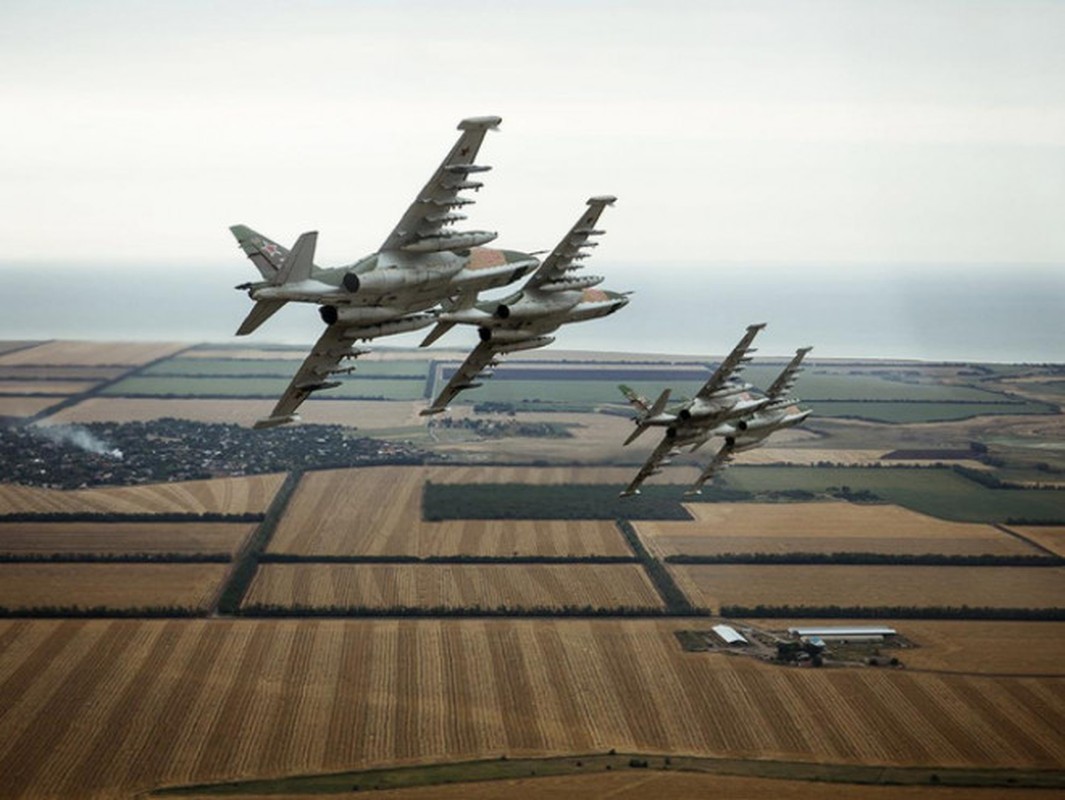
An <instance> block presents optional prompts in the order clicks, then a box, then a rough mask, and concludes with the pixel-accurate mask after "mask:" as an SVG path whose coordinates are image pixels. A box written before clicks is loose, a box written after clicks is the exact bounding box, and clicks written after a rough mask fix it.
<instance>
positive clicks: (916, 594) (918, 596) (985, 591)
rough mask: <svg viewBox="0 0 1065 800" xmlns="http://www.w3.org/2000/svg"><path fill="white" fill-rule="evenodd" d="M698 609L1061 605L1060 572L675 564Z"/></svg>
mask: <svg viewBox="0 0 1065 800" xmlns="http://www.w3.org/2000/svg"><path fill="white" fill-rule="evenodd" d="M670 571H671V572H672V573H673V576H674V577H675V578H676V580H677V583H678V584H679V585H680V587H681V588H682V589H683V590H684V591H685V592H686V593H687V594H688V596H689V597H690V598H691V599H692V602H693V603H695V604H696V605H700V606H708V607H712V608H714V609H717V608H719V607H720V606H722V605H740V606H747V607H750V606H756V605H764V606H841V607H859V606H866V607H868V606H873V607H883V606H892V607H894V606H905V607H921V608H924V607H930V606H955V607H958V606H974V607H993V608H1061V607H1065V568H1062V567H1038V568H1032V567H931V566H879V565H876V566H842V565H834V564H833V565H821V564H818V565H808V564H795V565H792V564H788V565H777V564H758V565H748V564H672V565H670Z"/></svg>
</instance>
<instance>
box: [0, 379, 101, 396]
mask: <svg viewBox="0 0 1065 800" xmlns="http://www.w3.org/2000/svg"><path fill="white" fill-rule="evenodd" d="M95 385H96V384H95V383H94V382H92V381H32V380H28V381H27V380H22V381H19V380H0V394H4V395H11V394H20V395H21V394H47V395H60V396H68V395H72V394H81V393H82V392H87V391H89V389H91V388H92V387H93V386H95Z"/></svg>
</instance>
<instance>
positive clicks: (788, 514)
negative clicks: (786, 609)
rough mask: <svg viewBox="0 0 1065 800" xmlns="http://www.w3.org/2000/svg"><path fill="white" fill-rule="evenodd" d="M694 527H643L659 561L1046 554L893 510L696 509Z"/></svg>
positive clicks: (968, 526) (841, 506)
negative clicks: (735, 555)
mask: <svg viewBox="0 0 1065 800" xmlns="http://www.w3.org/2000/svg"><path fill="white" fill-rule="evenodd" d="M687 508H688V511H689V512H690V513H691V514H692V516H693V517H695V519H693V520H692V521H690V522H657V521H652V522H637V523H633V524H635V525H636V528H637V530H638V531H639V533H640V536H641V537H642V538H643V540H644V541H645V542H646V544H647V546H648V548H649V549H650V550H651V551H652V552H654V553H655V554H656V555H658V556H659V557H660V558H664V557H666V556H670V555H675V554H684V555H692V556H709V555H723V554H725V553H887V554H893V555H894V554H904V555H918V554H926V553H936V554H943V555H984V554H991V555H1029V556H1034V555H1039V554H1040V553H1039V550H1037V549H1036V548H1034V547H1032V546H1031V545H1029V544H1027V543H1025V542H1024V541H1022V540H1020V539H1018V538H1016V537H1013V536H1010V535H1009V534H1008V533H1004V532H1003V531H1000V530H998V529H997V528H995V527H994V526H992V525H982V524H977V523H966V522H948V521H946V520H941V519H938V518H936V517H930V516H928V515H926V514H921V513H918V512H916V511H910V510H909V509H906V508H902V507H901V506H893V505H857V504H854V503H844V502H840V503H835V502H825V503H692V504H690V505H688V506H687Z"/></svg>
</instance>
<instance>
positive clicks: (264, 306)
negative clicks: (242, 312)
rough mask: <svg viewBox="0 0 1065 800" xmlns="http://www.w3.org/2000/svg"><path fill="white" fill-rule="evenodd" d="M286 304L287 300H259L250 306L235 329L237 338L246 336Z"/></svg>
mask: <svg viewBox="0 0 1065 800" xmlns="http://www.w3.org/2000/svg"><path fill="white" fill-rule="evenodd" d="M287 302H288V301H287V300H260V301H259V302H257V303H256V304H255V305H254V306H252V308H251V311H249V312H248V316H246V317H245V318H244V321H243V322H242V323H240V327H239V328H237V336H247V335H248V334H249V333H251V332H252V331H254V330H255V329H256V328H258V327H259V326H260V325H262V324H263V323H264V322H266V320H268V319H270V317H272V316H273V315H274V314H276V313H277V312H278V310H279V309H280V308H281V306H283V305H285V303H287Z"/></svg>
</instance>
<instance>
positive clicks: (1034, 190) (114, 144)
mask: <svg viewBox="0 0 1065 800" xmlns="http://www.w3.org/2000/svg"><path fill="white" fill-rule="evenodd" d="M0 72H2V74H3V75H4V76H5V78H4V80H3V81H2V82H0V120H2V122H0V210H2V213H0V247H2V250H3V252H2V254H0V266H2V265H4V264H7V265H12V264H40V265H42V269H48V268H51V267H52V266H53V265H59V264H64V265H78V264H86V265H97V264H106V265H109V266H113V267H120V268H123V269H126V270H141V271H142V272H143V271H145V270H148V269H160V268H161V266H162V265H181V266H183V267H186V268H189V269H190V270H191V271H192V274H197V271H199V272H207V271H215V270H217V269H219V268H225V269H229V268H230V267H232V270H231V271H230V272H228V273H227V274H225V276H224V277H223V278H222V281H224V282H225V284H226V285H232V282H236V281H238V280H242V279H246V278H247V277H248V276H249V274H251V273H250V272H249V271H248V270H247V265H246V262H243V263H242V262H240V260H239V255H238V254H237V251H236V249H235V245H234V243H233V241H232V239H231V238H230V236H229V233H228V231H227V230H226V228H227V226H228V225H230V224H233V223H236V222H243V223H246V224H248V225H251V226H252V227H254V228H256V229H258V230H261V231H263V232H264V233H268V234H269V235H271V236H274V237H275V238H278V239H280V240H282V241H285V242H288V241H291V240H294V239H295V237H296V236H297V235H298V234H299V233H300V232H302V231H304V230H309V229H315V230H319V231H320V232H321V235H320V239H319V251H318V252H319V257H318V259H317V261H318V262H319V263H320V264H322V265H323V266H330V265H336V264H340V263H347V262H350V261H352V260H354V259H355V258H357V257H359V256H360V255H363V254H365V253H367V252H371V251H373V250H374V249H375V248H376V247H377V246H378V245H379V244H380V243H381V241H382V240H383V239H384V238H385V236H386V234H387V233H388V231H389V230H390V229H391V228H392V226H393V225H394V224H395V223H396V221H397V220H398V219H399V217H400V216H401V215H402V213H403V211H404V210H405V208H406V206H407V205H408V203H409V202H410V201H411V200H412V199H413V197H414V194H415V193H416V192H417V190H418V189H419V188H420V187H421V186H422V184H423V183H424V181H425V180H426V178H427V177H428V176H429V174H430V173H431V172H432V170H433V169H434V168H435V167H436V165H437V164H438V163H439V161H440V159H441V158H442V157H443V155H444V154H445V153H446V151H447V150H448V148H449V147H450V146H451V144H452V143H453V141H454V138H455V137H456V135H457V132H456V131H455V125H456V123H457V122H458V120H459V119H461V118H462V117H465V116H471V115H483V114H497V115H499V116H502V117H503V124H502V126H501V129H500V131H499V132H498V133H497V134H492V135H490V136H489V138H488V139H487V141H486V142H485V145H484V147H483V149H482V155H481V157H480V159H479V160H480V161H481V162H482V163H487V164H490V165H493V167H494V168H495V169H494V171H493V172H492V173H490V174H489V175H488V176H487V177H486V179H485V182H486V186H485V188H484V189H483V190H482V191H481V192H480V194H479V195H478V198H477V199H478V205H477V206H475V207H474V208H473V210H472V212H471V215H470V216H471V222H470V224H471V225H472V226H474V227H477V228H484V229H489V230H498V231H499V232H500V238H499V240H498V244H499V245H501V246H505V247H512V248H515V249H525V250H532V249H540V248H548V247H551V246H552V245H553V244H554V243H555V241H556V240H557V239H558V237H559V236H560V235H561V233H562V232H563V231H564V230H565V229H566V228H567V227H568V225H569V224H570V223H571V221H572V218H573V217H574V216H575V215H576V214H577V213H578V212H579V209H580V208H581V207H582V204H583V201H584V200H585V198H587V197H588V196H591V195H594V194H604V193H610V194H615V195H617V196H618V197H619V201H618V204H617V206H616V208H613V209H609V210H608V211H607V212H606V215H604V218H603V226H604V227H606V228H607V229H608V230H609V231H610V234H609V236H608V237H607V238H606V240H604V242H603V246H602V247H601V248H600V249H599V251H598V253H597V255H596V259H595V261H596V263H597V266H600V265H602V266H607V267H608V268H609V269H610V275H611V281H610V282H609V283H608V285H609V286H610V287H611V288H635V289H637V290H638V291H641V290H646V289H651V290H652V292H651V293H654V292H658V293H659V294H661V293H663V292H665V293H668V291H670V289H669V287H670V286H673V285H676V286H677V288H676V291H678V292H681V293H686V294H688V295H690V294H691V291H692V290H691V287H690V286H686V285H685V281H690V280H691V279H692V277H693V276H695V278H697V279H698V280H699V281H704V282H705V281H706V280H708V278H709V277H712V276H708V275H707V269H706V267H707V265H711V264H718V265H729V264H731V265H752V266H751V272H750V273H749V275H745V276H744V277H743V280H744V281H747V282H748V283H749V284H750V285H752V286H754V287H761V286H762V284H763V282H764V281H771V280H772V279H773V276H774V275H776V274H787V275H792V274H793V273H792V272H791V271H792V270H794V269H795V265H806V267H807V268H808V269H810V270H811V274H813V275H816V276H817V278H818V279H821V278H831V277H832V276H843V277H845V278H846V279H848V280H851V279H862V278H865V277H872V278H877V277H878V276H881V275H883V274H884V273H885V271H886V270H887V271H890V270H894V269H895V268H896V267H897V265H910V267H911V269H913V270H916V272H915V273H914V274H918V275H927V271H928V270H932V271H933V272H934V271H936V270H938V269H940V267H943V268H944V270H945V271H944V272H943V273H942V275H943V276H944V277H947V276H952V275H953V276H956V277H957V276H960V279H961V280H964V279H965V275H966V274H967V273H965V272H961V273H958V272H957V271H954V272H951V271H950V269H947V268H946V267H945V266H944V265H959V264H965V265H971V268H972V269H973V270H978V271H981V272H983V273H988V274H992V275H999V276H1001V275H1004V274H1007V273H1009V274H1013V275H1016V276H1020V277H1022V278H1024V279H1028V278H1032V277H1033V276H1034V278H1036V279H1037V280H1038V281H1041V282H1042V283H1041V285H1049V286H1050V287H1051V290H1055V289H1061V290H1065V279H1063V278H1062V277H1061V275H1062V272H1063V270H1065V225H1063V224H1062V222H1063V219H1062V211H1063V209H1065V2H1027V1H1026V0H1003V2H980V1H979V0H959V1H958V2H948V1H945V0H917V1H916V2H904V1H901V0H900V1H898V2H894V1H892V2H872V0H870V1H868V2H865V1H861V0H855V1H854V2H838V1H828V2H803V0H794V1H787V2H757V1H756V0H742V1H740V0H736V2H707V1H706V0H701V1H699V2H671V1H670V0H657V1H656V2H609V3H607V2H583V3H582V2H531V1H530V2H515V3H507V2H490V3H488V2H485V3H482V2H465V1H464V0H448V2H439V0H435V1H434V2H317V3H314V2H305V3H277V2H229V3H226V2H197V1H196V0H190V1H188V2H172V3H166V2H151V3H141V2H138V3H133V2H106V0H101V1H99V2H91V3H86V2H47V1H46V0H44V1H42V0H34V1H33V2H20V1H19V0H3V2H2V3H0ZM1011 271H1012V272H1011ZM937 274H938V273H937ZM1041 291H1042V290H1041ZM1062 311H1063V312H1065V307H1063V308H1062ZM626 313H631V311H627V312H626ZM741 318H742V320H743V322H744V323H745V322H747V321H751V320H748V319H746V317H745V316H744V315H743V314H739V315H738V316H737V319H741ZM227 324H228V323H227ZM728 324H729V326H731V327H735V325H734V322H733V320H732V319H731V318H730V319H729V321H728ZM1043 326H1044V327H1045V324H1044V325H1043ZM741 329H742V328H741ZM1060 332H1061V331H1059V333H1060ZM919 354H920V353H917V355H919Z"/></svg>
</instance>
